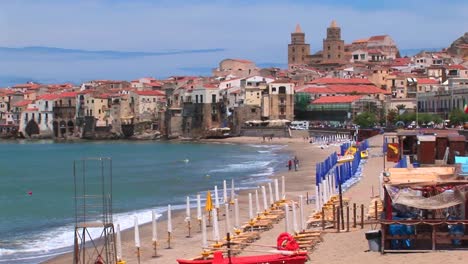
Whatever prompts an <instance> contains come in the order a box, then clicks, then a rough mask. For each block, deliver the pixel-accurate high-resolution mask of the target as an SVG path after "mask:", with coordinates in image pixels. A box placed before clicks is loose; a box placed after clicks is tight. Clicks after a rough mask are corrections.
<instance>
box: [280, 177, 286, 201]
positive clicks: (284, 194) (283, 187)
mask: <svg viewBox="0 0 468 264" xmlns="http://www.w3.org/2000/svg"><path fill="white" fill-rule="evenodd" d="M281 199H282V200H286V180H285V178H284V176H281Z"/></svg>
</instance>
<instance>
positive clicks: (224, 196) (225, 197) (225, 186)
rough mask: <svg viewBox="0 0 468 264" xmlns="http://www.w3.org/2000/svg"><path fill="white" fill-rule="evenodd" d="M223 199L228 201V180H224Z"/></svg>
mask: <svg viewBox="0 0 468 264" xmlns="http://www.w3.org/2000/svg"><path fill="white" fill-rule="evenodd" d="M223 199H224V202H225V203H227V202H228V196H227V184H226V180H224V181H223Z"/></svg>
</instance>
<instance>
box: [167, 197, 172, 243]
mask: <svg viewBox="0 0 468 264" xmlns="http://www.w3.org/2000/svg"><path fill="white" fill-rule="evenodd" d="M171 234H172V210H171V205H170V204H169V205H168V206H167V247H168V248H171Z"/></svg>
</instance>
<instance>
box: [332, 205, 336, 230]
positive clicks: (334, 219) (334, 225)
mask: <svg viewBox="0 0 468 264" xmlns="http://www.w3.org/2000/svg"><path fill="white" fill-rule="evenodd" d="M332 212H333V213H332V215H333V219H332V221H333V228H336V215H335V213H336V209H335V205H333V211H332Z"/></svg>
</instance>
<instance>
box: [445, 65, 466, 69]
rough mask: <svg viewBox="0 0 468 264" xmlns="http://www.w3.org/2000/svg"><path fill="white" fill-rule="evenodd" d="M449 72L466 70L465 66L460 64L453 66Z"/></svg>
mask: <svg viewBox="0 0 468 264" xmlns="http://www.w3.org/2000/svg"><path fill="white" fill-rule="evenodd" d="M447 69H449V70H466V68H465V66H463V65H460V64H453V65H450V66H448V67H447Z"/></svg>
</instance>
